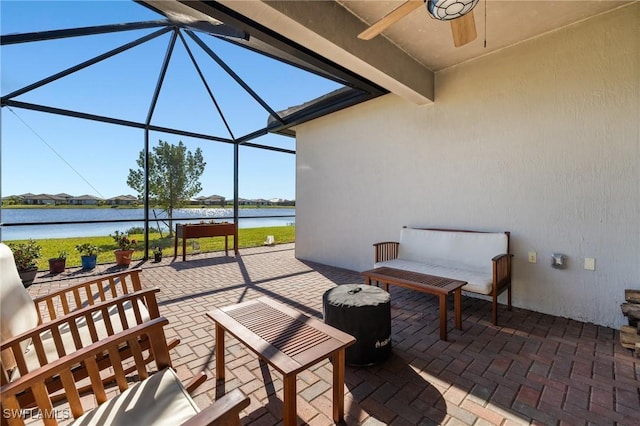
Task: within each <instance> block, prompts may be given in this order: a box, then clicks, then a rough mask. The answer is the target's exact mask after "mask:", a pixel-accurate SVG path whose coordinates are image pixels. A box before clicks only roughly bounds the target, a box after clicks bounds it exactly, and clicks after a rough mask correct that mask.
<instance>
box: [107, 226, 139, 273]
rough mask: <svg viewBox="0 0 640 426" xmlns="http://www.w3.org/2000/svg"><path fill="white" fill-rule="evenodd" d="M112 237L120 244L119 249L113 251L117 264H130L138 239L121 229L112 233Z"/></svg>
mask: <svg viewBox="0 0 640 426" xmlns="http://www.w3.org/2000/svg"><path fill="white" fill-rule="evenodd" d="M111 237H112V238H113V240H114V241H115V242H116V244H117V245H118V249H117V250H115V251H114V252H113V253H114V254H115V256H116V264H117V265H129V264H130V263H131V257H132V255H133V252H134V247H135V246H136V244H137V242H136V240H134V239H131V238H129V234H127V233H124V232H120V231H116V232H114V235H111Z"/></svg>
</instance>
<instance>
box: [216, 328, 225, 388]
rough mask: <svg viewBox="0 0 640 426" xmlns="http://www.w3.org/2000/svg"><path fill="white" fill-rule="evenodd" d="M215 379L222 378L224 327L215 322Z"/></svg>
mask: <svg viewBox="0 0 640 426" xmlns="http://www.w3.org/2000/svg"><path fill="white" fill-rule="evenodd" d="M216 379H217V380H224V328H223V327H222V326H221V325H220V324H218V323H216Z"/></svg>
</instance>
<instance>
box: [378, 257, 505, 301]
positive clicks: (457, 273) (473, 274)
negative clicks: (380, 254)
mask: <svg viewBox="0 0 640 426" xmlns="http://www.w3.org/2000/svg"><path fill="white" fill-rule="evenodd" d="M383 266H386V267H388V268H395V269H402V270H405V271H411V272H418V273H420V274H428V275H435V276H438V277H444V278H451V279H454V280H459V281H466V282H467V284H465V285H464V286H463V287H462V290H464V291H472V292H474V293H481V294H491V286H492V283H493V272H491V273H489V274H487V273H486V272H484V271H479V270H475V271H474V270H470V269H460V268H452V267H447V266H440V265H430V264H427V263H423V262H415V261H412V260H404V259H393V260H387V261H384V262H378V263H376V264H375V265H374V267H376V268H381V267H383Z"/></svg>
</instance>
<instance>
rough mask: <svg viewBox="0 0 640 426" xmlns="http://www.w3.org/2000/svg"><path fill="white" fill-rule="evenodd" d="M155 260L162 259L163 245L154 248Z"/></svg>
mask: <svg viewBox="0 0 640 426" xmlns="http://www.w3.org/2000/svg"><path fill="white" fill-rule="evenodd" d="M153 260H154V262H161V261H162V247H160V246H156V247H154V248H153Z"/></svg>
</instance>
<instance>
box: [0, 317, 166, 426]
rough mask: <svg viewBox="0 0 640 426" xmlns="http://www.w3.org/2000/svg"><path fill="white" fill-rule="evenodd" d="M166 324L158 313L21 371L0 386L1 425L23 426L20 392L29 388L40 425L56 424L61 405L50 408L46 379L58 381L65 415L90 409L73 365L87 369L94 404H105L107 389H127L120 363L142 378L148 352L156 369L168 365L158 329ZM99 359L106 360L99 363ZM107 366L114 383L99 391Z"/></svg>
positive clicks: (118, 390) (144, 376) (76, 414)
mask: <svg viewBox="0 0 640 426" xmlns="http://www.w3.org/2000/svg"><path fill="white" fill-rule="evenodd" d="M166 324H168V321H167V320H166V319H165V318H163V317H160V318H156V319H153V320H150V321H148V322H145V323H143V324H141V325H138V326H135V327H132V328H130V329H128V330H125V331H123V332H121V333H118V334H115V335H113V336H110V337H107V338H106V339H102V340H100V341H99V342H96V343H93V344H91V345H89V346H86V347H84V348H82V349H80V350H78V351H76V352H73V353H71V354H69V355H66V356H63V357H62V358H60V359H58V360H56V361H53V362H51V363H49V364H48V365H47V366H46V367H44V368H40V369H37V370H35V371H32V372H30V373H27V374H25V375H24V376H22V377H20V378H18V379H17V380H15V381H13V382H11V383H7V384H5V385H3V386H2V387H0V394H1V395H2V413H3V419H2V420H3V423H4V422H5V421H6V422H7V423H8V424H9V425H14V424H15V425H24V418H23V416H20V415H19V414H20V412H21V410H27V409H29V408H28V406H27V405H24V406H23V405H22V402H21V400H20V395H21V394H22V393H24V392H33V395H34V397H35V403H36V406H37V408H39V409H40V410H41V413H43V414H42V415H41V416H40V417H41V418H42V420H43V422H44V424H45V425H57V424H58V423H57V418H59V417H60V412H61V410H63V409H64V408H60V407H56V409H54V406H53V403H52V394H51V393H50V391H49V390H48V388H47V385H46V383H47V382H49V381H52V380H59V381H61V382H62V388H63V392H64V394H65V396H66V399H67V400H68V403H69V405H68V408H67V409H68V410H69V411H71V413H70V415H72V416H73V418H78V417H79V416H81V415H82V414H83V413H84V412H85V411H86V410H87V409H91V408H93V406H86V405H87V404H90V403H91V401H89V400H88V399H87V398H81V397H80V393H79V391H78V389H80V388H83V384H84V382H83V381H84V380H86V379H85V378H84V377H85V376H84V375H82V376H78V375H75V374H74V370H75V369H76V368H78V366H82V367H83V368H86V370H87V371H88V376H89V381H90V388H89V391H90V392H91V393H93V395H94V396H95V399H96V401H97V403H98V404H102V403H103V402H105V401H106V400H107V398H108V397H109V395H111V393H112V392H113V393H117V392H122V391H124V390H126V389H127V387H128V383H127V378H126V377H125V369H124V368H123V365H125V364H127V363H134V364H135V366H136V370H137V373H138V378H139V380H144V379H146V378H147V377H148V376H149V370H148V367H147V363H146V358H148V356H150V355H153V357H154V359H155V367H156V369H157V370H158V371H159V370H162V369H164V368H167V367H171V359H170V357H169V348H168V347H167V343H166V338H165V334H164V328H163V327H164V326H165V325H166ZM140 341H146V342H149V347H148V348H147V349H145V348H143V347H142V346H141V345H140V343H139V342H140ZM125 344H126V345H125ZM124 346H127V347H129V348H131V350H130V351H123V350H121V348H122V347H124ZM145 352H149V354H145ZM105 359H106V360H108V361H107V362H105ZM111 367H113V368H111ZM111 370H113V373H115V382H116V383H117V387H115V386H114V387H110V388H108V389H105V386H104V384H103V377H104V376H105V374H112V371H111ZM83 389H84V388H83ZM29 410H30V409H29ZM5 413H8V414H9V416H6V417H5ZM63 417H64V416H63Z"/></svg>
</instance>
